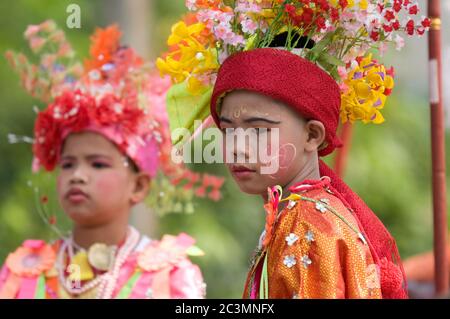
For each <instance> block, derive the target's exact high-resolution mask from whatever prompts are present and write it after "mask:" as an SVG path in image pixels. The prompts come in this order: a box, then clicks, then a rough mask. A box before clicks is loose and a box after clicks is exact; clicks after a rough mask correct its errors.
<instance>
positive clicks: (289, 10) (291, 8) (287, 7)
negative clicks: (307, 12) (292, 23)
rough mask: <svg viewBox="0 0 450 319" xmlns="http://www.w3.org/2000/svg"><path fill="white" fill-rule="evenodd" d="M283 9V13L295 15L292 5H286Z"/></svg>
mask: <svg viewBox="0 0 450 319" xmlns="http://www.w3.org/2000/svg"><path fill="white" fill-rule="evenodd" d="M284 9H285V11H286V12H287V13H289V15H292V14H295V10H296V9H295V6H294V5H292V4H290V3H288V4H287V5H286V6H285V7H284Z"/></svg>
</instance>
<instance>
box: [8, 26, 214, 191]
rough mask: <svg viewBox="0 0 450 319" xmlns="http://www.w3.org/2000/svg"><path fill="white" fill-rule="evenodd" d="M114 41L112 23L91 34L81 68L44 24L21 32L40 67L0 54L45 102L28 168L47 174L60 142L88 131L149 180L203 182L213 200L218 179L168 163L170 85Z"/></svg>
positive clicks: (59, 37)
mask: <svg viewBox="0 0 450 319" xmlns="http://www.w3.org/2000/svg"><path fill="white" fill-rule="evenodd" d="M120 37H121V32H120V30H119V29H118V27H117V26H116V25H112V26H109V27H107V28H105V29H97V30H96V31H95V33H94V34H93V36H91V47H90V58H89V59H88V60H86V61H84V66H83V64H82V63H80V62H79V61H78V62H73V61H74V56H75V53H74V51H73V50H72V48H71V46H70V44H69V43H68V42H67V41H66V39H65V35H64V32H63V31H61V30H59V29H58V28H57V26H56V24H55V23H54V22H53V21H45V22H44V23H42V24H40V25H32V26H29V27H28V28H27V30H26V32H25V38H27V40H28V41H29V43H30V47H31V49H32V51H33V52H34V53H36V54H39V55H40V58H41V59H40V64H39V65H34V64H31V63H30V62H29V60H28V59H27V57H26V56H25V55H23V54H22V53H14V52H11V51H8V52H7V53H6V57H7V59H8V60H9V62H10V63H11V65H12V67H13V68H14V69H15V70H16V71H17V72H18V73H19V74H20V77H21V80H22V85H23V86H24V88H25V89H26V90H27V91H28V92H29V93H30V94H31V95H32V96H33V97H36V98H38V99H40V100H41V101H43V102H45V103H48V106H47V107H46V108H45V109H44V110H43V111H40V112H38V116H37V119H36V123H35V128H34V134H35V138H34V143H33V153H34V160H33V168H34V170H38V169H39V168H40V167H44V168H45V169H46V170H47V171H52V170H53V169H54V168H55V166H56V165H57V163H58V161H59V156H60V153H61V147H62V145H63V142H64V139H65V138H66V137H67V136H68V135H69V134H71V133H76V132H82V131H92V132H96V133H99V134H101V135H103V136H104V137H106V138H107V139H109V140H110V141H112V142H113V143H114V144H115V145H116V146H117V147H118V148H119V150H120V151H122V153H123V154H124V155H126V156H128V157H129V158H130V159H131V160H133V162H134V163H135V164H136V165H137V167H138V168H139V169H140V170H142V171H144V172H147V173H148V174H149V175H150V176H152V177H155V176H156V174H157V172H158V168H159V169H160V171H161V173H162V174H161V175H163V176H164V177H166V178H168V179H169V182H170V184H171V185H177V184H179V183H180V182H181V181H186V184H187V185H190V186H191V188H193V187H197V188H198V189H201V190H203V189H204V188H205V185H206V184H208V185H206V186H211V190H210V194H208V195H210V196H209V197H210V198H213V199H218V197H220V196H218V191H219V189H220V187H221V185H222V182H223V180H222V179H221V178H217V177H214V176H210V175H207V174H203V175H200V174H196V173H193V172H191V171H189V170H188V169H187V168H186V167H185V166H184V165H182V164H174V163H173V162H172V161H171V157H170V154H171V150H172V144H171V141H170V131H169V125H168V119H167V114H166V111H165V96H166V92H167V90H168V89H169V88H170V85H171V83H170V80H169V79H161V78H160V77H159V75H158V74H157V73H156V72H155V71H154V68H153V66H152V65H151V64H149V63H145V62H144V60H143V59H142V58H141V57H139V56H138V55H137V54H136V52H135V51H134V50H133V49H132V48H128V47H124V46H121V45H120V42H119V40H120ZM189 176H191V177H192V176H193V178H189ZM211 179H213V180H214V183H211ZM193 193H201V194H203V193H202V192H194V191H193Z"/></svg>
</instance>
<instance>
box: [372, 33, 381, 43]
mask: <svg viewBox="0 0 450 319" xmlns="http://www.w3.org/2000/svg"><path fill="white" fill-rule="evenodd" d="M379 36H380V33H379V32H377V31H372V32H371V33H370V38H371V39H372V40H373V41H378V39H379Z"/></svg>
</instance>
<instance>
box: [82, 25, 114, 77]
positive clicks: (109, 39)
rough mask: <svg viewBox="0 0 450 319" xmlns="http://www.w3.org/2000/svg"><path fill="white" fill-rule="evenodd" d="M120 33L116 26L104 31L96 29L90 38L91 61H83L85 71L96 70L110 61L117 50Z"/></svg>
mask: <svg viewBox="0 0 450 319" xmlns="http://www.w3.org/2000/svg"><path fill="white" fill-rule="evenodd" d="M121 36H122V33H121V32H120V30H119V27H118V26H117V24H114V25H111V26H109V27H107V28H105V29H100V28H98V29H96V30H95V33H94V34H93V35H92V36H91V42H92V44H91V48H90V53H91V59H90V60H87V61H85V67H86V70H87V71H90V70H92V69H98V68H100V67H101V66H102V65H103V64H105V63H108V62H110V61H111V59H112V57H113V55H114V53H115V52H116V51H117V49H119V46H120V37H121Z"/></svg>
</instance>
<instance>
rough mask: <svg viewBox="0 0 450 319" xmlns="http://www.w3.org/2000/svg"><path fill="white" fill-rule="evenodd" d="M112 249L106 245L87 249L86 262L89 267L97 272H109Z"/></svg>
mask: <svg viewBox="0 0 450 319" xmlns="http://www.w3.org/2000/svg"><path fill="white" fill-rule="evenodd" d="M112 259H113V256H112V249H111V248H110V247H108V246H107V245H106V244H100V243H97V244H94V245H92V246H91V247H90V248H89V251H88V260H89V263H90V264H91V266H93V267H95V268H96V269H98V270H102V271H107V270H109V268H110V266H111V263H112Z"/></svg>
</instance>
